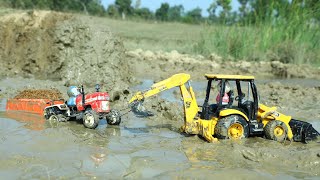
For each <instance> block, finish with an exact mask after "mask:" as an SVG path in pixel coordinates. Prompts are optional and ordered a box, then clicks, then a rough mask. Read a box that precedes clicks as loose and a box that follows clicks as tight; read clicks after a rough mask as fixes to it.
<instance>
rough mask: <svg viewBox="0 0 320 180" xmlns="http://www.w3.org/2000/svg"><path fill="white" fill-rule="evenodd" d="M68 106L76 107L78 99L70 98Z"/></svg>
mask: <svg viewBox="0 0 320 180" xmlns="http://www.w3.org/2000/svg"><path fill="white" fill-rule="evenodd" d="M67 105H68V106H76V97H70V98H69V99H68V101H67Z"/></svg>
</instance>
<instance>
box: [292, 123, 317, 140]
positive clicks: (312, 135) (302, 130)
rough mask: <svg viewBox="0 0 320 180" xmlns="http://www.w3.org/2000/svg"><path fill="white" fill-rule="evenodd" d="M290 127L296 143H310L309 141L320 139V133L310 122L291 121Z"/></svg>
mask: <svg viewBox="0 0 320 180" xmlns="http://www.w3.org/2000/svg"><path fill="white" fill-rule="evenodd" d="M289 126H290V128H291V130H292V134H293V140H294V141H298V142H303V143H308V142H309V141H313V140H317V139H319V137H320V133H319V132H318V131H317V130H315V129H314V128H313V127H312V124H310V123H308V122H304V121H299V120H296V119H291V120H290V122H289Z"/></svg>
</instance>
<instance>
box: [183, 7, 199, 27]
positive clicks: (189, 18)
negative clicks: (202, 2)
mask: <svg viewBox="0 0 320 180" xmlns="http://www.w3.org/2000/svg"><path fill="white" fill-rule="evenodd" d="M201 12H202V9H201V8H199V7H197V8H195V9H192V10H191V11H188V12H187V14H186V16H185V17H184V22H186V23H192V24H195V23H200V22H201V20H202V15H201Z"/></svg>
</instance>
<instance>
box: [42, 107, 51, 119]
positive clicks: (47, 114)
mask: <svg viewBox="0 0 320 180" xmlns="http://www.w3.org/2000/svg"><path fill="white" fill-rule="evenodd" d="M43 116H44V118H45V119H46V120H49V118H50V112H49V110H47V109H45V110H44V111H43Z"/></svg>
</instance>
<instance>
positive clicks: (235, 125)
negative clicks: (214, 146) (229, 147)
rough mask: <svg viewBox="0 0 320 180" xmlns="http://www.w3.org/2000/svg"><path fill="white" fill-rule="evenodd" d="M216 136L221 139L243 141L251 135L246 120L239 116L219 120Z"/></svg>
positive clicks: (215, 131) (215, 130)
mask: <svg viewBox="0 0 320 180" xmlns="http://www.w3.org/2000/svg"><path fill="white" fill-rule="evenodd" d="M214 134H215V135H216V136H217V138H219V139H242V138H247V137H248V135H249V127H248V123H247V122H246V120H244V118H243V117H241V116H238V115H231V116H226V117H223V118H221V119H219V120H218V123H217V124H216V127H215V129H214Z"/></svg>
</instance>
